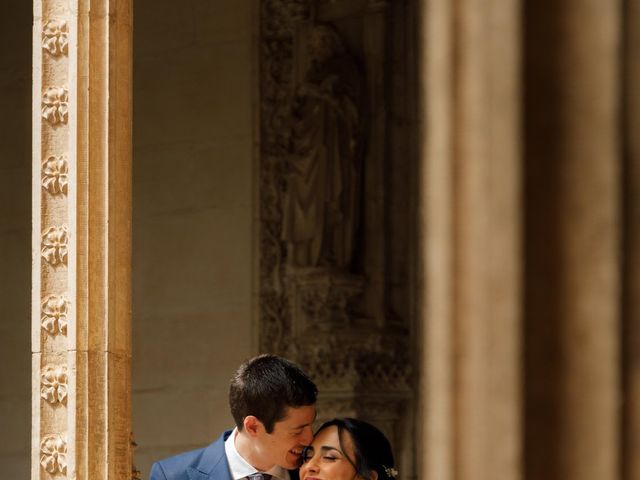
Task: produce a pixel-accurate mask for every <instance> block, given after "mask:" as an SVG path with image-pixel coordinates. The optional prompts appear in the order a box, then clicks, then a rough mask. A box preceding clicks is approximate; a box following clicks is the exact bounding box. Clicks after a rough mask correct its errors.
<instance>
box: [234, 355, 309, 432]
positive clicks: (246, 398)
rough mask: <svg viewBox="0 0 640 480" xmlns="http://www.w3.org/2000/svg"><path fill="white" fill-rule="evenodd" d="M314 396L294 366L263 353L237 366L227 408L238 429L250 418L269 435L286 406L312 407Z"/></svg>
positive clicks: (281, 416)
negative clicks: (253, 418) (246, 418)
mask: <svg viewBox="0 0 640 480" xmlns="http://www.w3.org/2000/svg"><path fill="white" fill-rule="evenodd" d="M317 395H318V389H317V387H316V385H315V384H314V383H313V381H311V379H310V378H309V377H308V376H307V375H306V374H305V373H304V372H303V371H302V369H301V368H300V367H299V366H298V365H296V364H295V363H293V362H291V361H289V360H287V359H286V358H282V357H278V356H277V355H271V354H264V355H259V356H257V357H254V358H252V359H250V360H247V361H246V362H245V363H243V364H242V365H240V368H238V370H237V371H236V373H235V375H234V376H233V378H232V379H231V385H230V387H229V406H230V408H231V414H232V415H233V419H234V420H235V422H236V426H237V427H238V430H242V427H243V425H242V423H243V421H244V419H245V417H247V416H248V415H253V416H254V417H256V418H258V420H260V421H261V422H262V424H263V425H264V428H265V430H266V431H267V433H271V432H272V431H273V426H274V425H275V423H276V422H278V421H280V420H282V419H283V418H284V416H285V413H286V409H287V407H292V408H297V407H302V406H306V405H313V404H314V403H316V397H317Z"/></svg>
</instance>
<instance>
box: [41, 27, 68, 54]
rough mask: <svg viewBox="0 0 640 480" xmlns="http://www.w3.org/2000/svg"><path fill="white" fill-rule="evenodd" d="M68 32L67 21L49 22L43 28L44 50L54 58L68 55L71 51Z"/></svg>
mask: <svg viewBox="0 0 640 480" xmlns="http://www.w3.org/2000/svg"><path fill="white" fill-rule="evenodd" d="M68 31H69V29H68V26H67V22H66V21H65V20H49V21H48V22H47V23H45V24H44V26H43V27H42V48H43V49H45V50H46V51H47V52H49V53H50V54H51V55H53V56H54V57H58V56H60V55H66V54H67V52H68V49H69V46H68Z"/></svg>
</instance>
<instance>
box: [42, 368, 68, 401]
mask: <svg viewBox="0 0 640 480" xmlns="http://www.w3.org/2000/svg"><path fill="white" fill-rule="evenodd" d="M67 381H68V377H67V367H65V366H64V365H62V366H48V367H45V368H44V369H43V371H42V374H41V375H40V383H41V385H40V396H41V397H42V398H44V399H45V400H46V401H47V402H49V403H50V404H52V405H55V404H56V403H61V404H64V403H66V402H67Z"/></svg>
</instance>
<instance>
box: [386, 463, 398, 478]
mask: <svg viewBox="0 0 640 480" xmlns="http://www.w3.org/2000/svg"><path fill="white" fill-rule="evenodd" d="M382 468H384V471H385V473H386V474H387V477H389V478H396V477H397V476H398V469H397V468H395V467H385V466H384V465H382Z"/></svg>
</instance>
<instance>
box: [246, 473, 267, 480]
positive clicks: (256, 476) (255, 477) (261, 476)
mask: <svg viewBox="0 0 640 480" xmlns="http://www.w3.org/2000/svg"><path fill="white" fill-rule="evenodd" d="M247 478H248V479H249V480H271V475H269V474H268V473H262V472H257V473H252V474H251V475H249V476H248V477H247Z"/></svg>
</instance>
